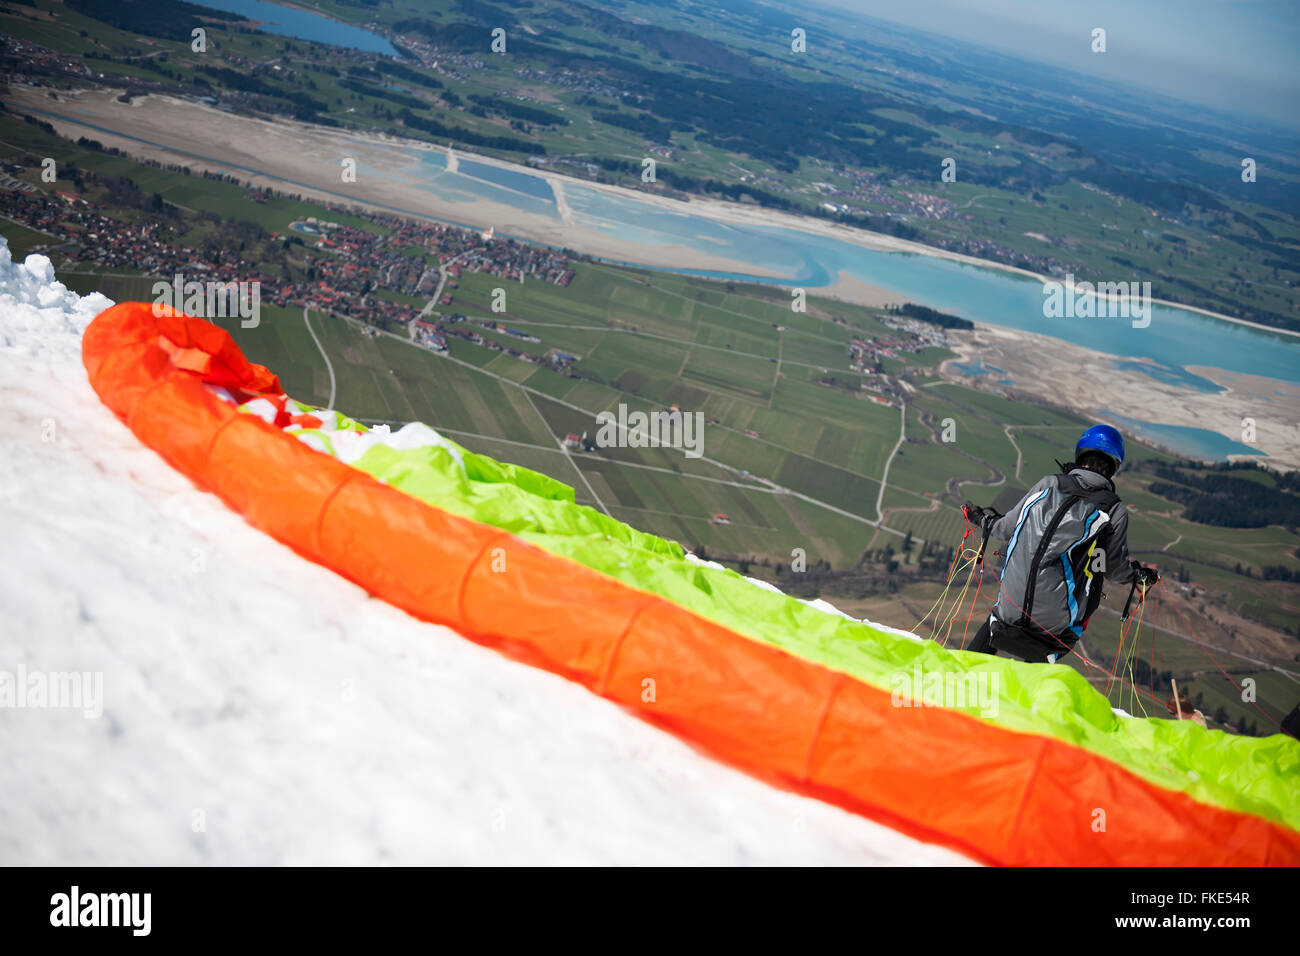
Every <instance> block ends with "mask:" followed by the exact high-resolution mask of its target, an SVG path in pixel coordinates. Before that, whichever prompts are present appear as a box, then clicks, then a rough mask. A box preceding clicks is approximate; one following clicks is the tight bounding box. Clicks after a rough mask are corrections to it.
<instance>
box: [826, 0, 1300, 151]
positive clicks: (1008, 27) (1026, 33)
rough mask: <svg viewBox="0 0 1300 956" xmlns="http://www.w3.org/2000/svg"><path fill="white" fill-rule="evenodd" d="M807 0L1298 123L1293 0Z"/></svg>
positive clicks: (1297, 9)
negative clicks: (1094, 48)
mask: <svg viewBox="0 0 1300 956" xmlns="http://www.w3.org/2000/svg"><path fill="white" fill-rule="evenodd" d="M815 2H817V3H818V4H820V5H825V6H837V7H843V8H846V9H851V10H856V11H858V12H861V13H864V14H867V15H869V16H873V17H878V18H880V19H882V20H891V21H894V22H897V23H901V24H906V25H909V26H915V27H920V28H922V29H925V30H930V31H932V32H935V33H942V34H944V35H947V36H954V37H959V38H966V39H970V40H973V41H975V42H977V43H980V44H982V45H984V46H990V47H997V48H999V49H1004V50H1007V51H1010V52H1013V53H1017V54H1019V55H1020V56H1022V57H1024V58H1026V59H1035V60H1042V61H1044V62H1047V63H1052V64H1054V65H1056V66H1060V67H1064V68H1066V69H1071V70H1076V71H1078V72H1083V73H1090V74H1094V75H1097V76H1100V77H1105V78H1109V79H1111V80H1116V81H1119V82H1127V83H1131V84H1134V85H1138V86H1144V87H1148V88H1151V89H1155V90H1159V91H1162V92H1167V93H1172V94H1174V95H1176V96H1179V97H1180V98H1182V99H1187V100H1192V101H1193V102H1204V103H1206V104H1207V105H1211V106H1214V107H1216V108H1218V109H1227V110H1234V109H1240V110H1242V111H1244V112H1248V113H1253V114H1256V115H1265V116H1269V117H1271V118H1273V119H1277V120H1283V121H1285V122H1286V123H1287V125H1289V126H1292V127H1296V126H1300V66H1298V64H1297V54H1300V0H1077V2H1070V0H815ZM1094 27H1102V28H1104V29H1105V30H1106V47H1107V52H1106V53H1104V54H1096V53H1093V52H1091V49H1090V47H1091V37H1092V30H1093V28H1094Z"/></svg>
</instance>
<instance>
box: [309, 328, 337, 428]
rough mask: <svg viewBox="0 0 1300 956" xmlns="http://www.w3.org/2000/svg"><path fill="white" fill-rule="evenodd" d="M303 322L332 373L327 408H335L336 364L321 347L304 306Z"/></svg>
mask: <svg viewBox="0 0 1300 956" xmlns="http://www.w3.org/2000/svg"><path fill="white" fill-rule="evenodd" d="M302 320H303V321H304V322H306V323H307V331H308V332H310V333H311V340H312V341H313V342H315V343H316V348H318V349H320V357H321V358H323V359H324V360H325V369H326V371H328V372H329V373H330V400H329V401H328V402H327V403H326V405H325V407H326V408H333V407H334V394H335V392H336V391H337V384H336V382H335V379H334V363H333V362H331V361H330V357H329V354H328V353H327V352H326V351H325V346H323V345H321V343H320V339H319V338H317V337H316V330H315V329H313V328H312V327H311V319H309V318H308V317H307V307H306V306H303V309H302Z"/></svg>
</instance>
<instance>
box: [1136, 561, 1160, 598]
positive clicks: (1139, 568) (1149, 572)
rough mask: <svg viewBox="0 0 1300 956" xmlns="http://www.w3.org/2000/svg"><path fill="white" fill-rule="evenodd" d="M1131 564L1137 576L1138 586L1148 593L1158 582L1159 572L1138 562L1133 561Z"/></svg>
mask: <svg viewBox="0 0 1300 956" xmlns="http://www.w3.org/2000/svg"><path fill="white" fill-rule="evenodd" d="M1132 564H1133V570H1134V572H1135V573H1136V574H1137V580H1138V584H1140V585H1142V587H1143V588H1145V589H1147V590H1148V591H1149V590H1150V589H1151V588H1153V587H1155V586H1156V583H1157V582H1158V581H1159V580H1160V572H1159V571H1157V570H1156V569H1155V568H1153V567H1150V566H1149V565H1145V564H1143V563H1142V562H1140V561H1134V562H1132Z"/></svg>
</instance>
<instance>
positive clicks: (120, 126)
mask: <svg viewBox="0 0 1300 956" xmlns="http://www.w3.org/2000/svg"><path fill="white" fill-rule="evenodd" d="M116 93H117V91H108V92H107V93H106V94H105V93H103V92H102V91H98V90H96V91H85V90H83V91H72V92H71V93H67V94H62V95H61V99H60V102H75V103H77V104H78V106H79V107H82V109H81V110H79V112H81V113H82V114H88V115H89V117H92V118H96V119H98V120H99V121H100V123H99V124H91V123H90V122H89V119H84V120H79V119H78V118H77V117H76V116H69V115H59V114H56V115H57V116H58V118H59V119H61V120H62V121H63V122H65V123H71V124H75V125H81V126H87V125H103V126H104V127H106V128H108V129H113V130H120V131H121V132H122V134H123V135H124V136H125V137H128V138H126V139H125V140H123V141H121V142H120V143H118V144H116V145H118V148H121V149H124V150H125V151H126V152H128V153H129V154H131V155H140V154H142V153H143V154H148V153H149V152H150V150H149V149H148V148H147V146H148V145H152V146H153V147H154V149H156V150H161V151H165V152H170V153H173V154H174V153H176V152H181V153H182V155H183V156H185V151H184V150H183V147H181V146H179V145H175V144H171V143H168V142H167V141H166V140H165V139H162V138H159V139H157V140H154V141H153V142H151V143H149V144H145V143H142V142H140V141H139V140H147V139H149V137H148V136H144V135H141V134H142V133H144V132H150V131H152V132H154V133H155V135H159V133H160V132H162V133H165V132H166V131H167V130H171V131H172V136H173V137H175V136H176V134H177V132H179V133H180V138H181V139H183V140H187V141H188V142H189V143H190V144H191V145H192V144H193V143H194V142H196V141H199V140H200V136H199V133H198V130H197V129H196V132H195V134H194V135H187V134H186V132H185V131H187V130H189V129H193V128H196V127H202V126H203V117H206V118H207V119H208V120H210V121H211V122H213V123H220V124H222V125H226V126H228V125H230V124H231V123H234V124H236V125H239V124H243V125H248V124H263V125H265V126H267V127H272V128H275V129H278V130H280V131H284V130H288V129H292V130H296V131H298V132H299V133H300V134H301V135H303V136H304V137H312V138H316V139H319V140H322V141H324V142H328V143H332V144H333V146H334V147H341V146H343V145H344V143H346V142H348V141H351V142H353V143H354V144H357V145H362V146H367V147H369V148H371V149H376V150H381V151H382V150H386V149H390V148H393V147H398V148H401V149H415V150H419V151H423V152H429V153H435V154H440V155H443V156H446V155H447V154H448V152H449V150H448V149H447V148H446V147H442V146H437V145H435V144H432V143H426V142H422V141H419V140H412V139H406V138H403V137H395V136H391V135H389V134H386V133H374V132H365V131H355V130H339V129H334V128H331V127H324V126H315V125H313V124H309V123H301V122H297V121H291V120H278V119H277V120H275V121H268V120H265V119H260V118H258V117H251V116H243V115H240V114H235V113H231V112H228V111H225V110H221V109H217V108H214V107H211V106H208V105H206V104H202V103H199V102H197V101H191V100H188V99H183V98H178V97H173V96H160V95H157V94H153V95H150V96H146V97H139V98H137V99H136V100H134V101H133V103H132V104H130V105H123V104H118V103H117V102H116V98H115V97H116ZM11 99H13V100H14V101H15V102H16V105H17V106H18V108H22V106H23V105H28V106H29V107H31V108H33V109H41V110H42V111H43V112H45V113H51V114H53V113H55V111H54V110H50V109H48V107H49V106H50V105H52V104H51V102H50V101H48V100H43V98H42V97H41V96H40V93H39V92H38V91H37V89H36V88H31V87H27V88H21V87H15V88H14V90H13V91H12V93H11ZM145 101H153V102H152V103H151V110H150V112H155V111H157V110H159V109H164V110H168V111H169V112H170V113H171V119H170V120H169V122H168V123H167V124H164V126H165V128H164V129H163V130H162V131H159V130H158V125H159V124H151V125H150V127H149V128H148V129H144V130H140V129H138V128H137V129H133V128H132V123H131V122H129V121H130V120H132V119H135V120H142V119H143V114H144V111H142V110H140V109H139V105H140V104H143V103H144V102H145ZM38 103H39V104H40V105H39V106H38V105H37V104H38ZM115 107H120V109H119V108H115ZM128 110H131V111H132V112H133V115H132V114H129V113H127V112H126V111H128ZM177 112H179V113H181V115H175V114H176V113H177ZM185 113H191V114H193V113H197V114H198V117H197V118H196V117H195V116H194V115H190V116H185V115H184V114H185ZM110 114H111V115H110ZM45 118H47V119H50V120H54V119H55V117H54V116H47V117H45ZM141 125H143V124H141V123H137V124H136V126H137V127H139V126H141ZM100 135H101V136H111V135H112V134H111V133H107V132H105V133H101V134H100ZM130 137H138V139H132V138H130ZM250 138H251V139H253V140H256V139H257V138H258V137H257V136H256V135H254V136H253V137H247V136H245V137H241V136H239V135H237V131H236V130H231V133H230V135H228V136H227V137H226V140H225V141H226V142H238V141H240V140H241V139H250ZM456 153H457V154H458V155H460V154H463V155H465V156H467V157H470V156H472V157H473V161H474V162H480V163H483V164H486V165H489V166H493V167H496V168H499V169H502V170H506V171H509V172H513V173H524V174H527V175H530V176H535V177H538V178H540V179H543V180H545V181H547V182H548V184H550V185H551V188H552V191H553V192H554V193H555V194H556V195H557V196H560V195H562V194H563V192H564V190H565V187H566V186H573V187H582V188H585V189H590V190H594V191H596V192H599V193H602V194H604V195H607V196H610V197H613V198H616V199H620V200H630V201H635V202H640V203H645V204H648V205H651V206H654V207H655V208H658V209H662V210H665V211H667V212H670V213H673V214H676V215H690V216H699V217H701V218H704V219H708V220H712V221H714V222H718V223H725V224H734V225H741V226H750V227H769V228H778V229H791V230H794V231H797V232H801V233H804V234H808V235H812V236H817V237H822V238H829V239H836V240H840V241H844V242H847V243H850V244H852V245H855V246H858V247H860V248H865V249H870V250H873V251H877V252H896V253H910V254H914V255H920V256H926V257H929V258H931V259H942V260H948V261H951V262H958V263H962V264H964V265H969V266H974V267H976V268H981V269H987V270H990V271H997V272H1001V273H1004V274H1011V275H1019V276H1023V277H1025V278H1027V279H1032V280H1034V281H1035V282H1038V283H1045V282H1061V281H1062V280H1060V279H1055V278H1053V277H1051V276H1044V275H1041V274H1038V273H1035V272H1032V271H1030V270H1028V269H1022V268H1019V267H1017V266H1011V265H1007V264H1004V263H999V262H994V261H991V260H987V259H980V258H977V257H974V256H968V255H964V254H962V253H955V252H950V251H948V250H946V249H940V248H938V247H936V246H930V245H926V244H925V243H921V242H916V241H913V240H907V239H899V238H897V237H894V236H887V235H884V234H883V233H874V232H870V231H868V230H864V229H859V228H856V227H851V226H846V225H843V224H840V223H834V222H827V221H823V220H819V219H815V218H811V217H805V216H799V215H795V214H792V213H786V212H782V211H780V210H773V209H766V208H764V207H761V206H757V205H747V204H742V203H733V202H728V201H724V200H719V199H710V198H705V197H694V198H692V199H690V200H689V201H683V200H680V199H674V198H671V197H667V196H662V195H659V194H656V193H650V192H642V191H640V190H637V189H630V188H628V187H625V186H615V185H612V184H609V183H597V182H592V181H590V180H585V179H580V178H578V177H576V176H570V175H568V174H565V173H562V172H559V171H556V170H552V169H548V168H537V167H533V166H529V165H526V164H519V163H513V162H509V161H506V160H501V159H497V158H495V157H491V156H487V155H484V154H482V153H476V152H471V151H467V150H462V149H457V150H456ZM261 155H262V156H265V155H266V151H262V152H261ZM336 155H337V153H336ZM151 158H159V157H157V156H153V157H151ZM168 161H171V162H175V161H176V160H175V158H174V156H173V157H171V158H170V159H169V160H168ZM184 161H185V162H186V163H187V164H189V165H192V166H195V165H197V166H198V167H200V168H210V169H211V168H218V167H223V166H227V167H228V166H231V165H238V164H236V163H233V162H224V163H223V162H221V161H218V160H215V159H210V160H207V161H204V160H202V159H198V158H195V157H194V156H193V155H192V154H191V155H188V156H185V160H184ZM295 161H296V162H295ZM377 162H379V163H381V164H382V160H377ZM286 165H288V166H294V165H297V166H299V167H300V168H299V169H298V170H297V172H298V175H280V174H278V173H276V172H272V171H258V170H257V169H256V168H255V167H250V168H249V169H247V170H246V171H245V172H244V175H248V176H253V177H257V176H261V177H262V178H263V179H265V180H272V181H275V180H280V181H282V182H283V183H284V184H286V185H288V186H290V187H292V188H295V189H299V190H302V191H303V192H304V195H306V194H307V192H310V191H313V190H316V191H317V194H318V195H320V197H321V198H322V199H323V200H324V201H328V202H333V203H340V202H341V203H351V204H355V205H358V206H373V207H377V208H378V210H379V211H381V212H385V213H390V214H391V213H397V214H406V215H411V216H415V217H417V218H429V219H434V220H436V221H439V222H446V223H448V224H452V225H460V226H464V227H466V228H478V229H482V228H486V227H488V226H493V227H495V228H497V232H498V234H499V235H502V236H507V235H508V236H509V237H510V238H516V239H518V240H521V241H526V242H539V243H542V244H544V245H548V246H551V247H553V248H556V249H565V248H568V249H573V250H574V251H576V252H580V253H582V254H584V255H588V256H590V257H592V258H593V259H599V260H604V261H607V262H609V263H611V264H615V265H631V266H647V267H651V268H658V269H668V270H673V271H679V270H688V271H691V272H693V273H695V272H699V271H705V272H715V273H719V275H718V276H713V278H719V279H723V280H726V279H729V278H732V277H733V276H748V277H752V278H758V279H763V280H767V281H768V282H770V283H772V284H777V285H782V286H785V287H802V288H808V289H819V290H825V291H826V292H827V293H828V294H829V295H830V297H832V298H840V299H843V300H844V301H848V302H852V303H854V304H857V305H864V306H879V305H880V304H882V302H884V301H887V300H890V297H895V296H897V295H898V294H897V293H892V292H889V291H888V290H882V289H880V288H879V287H878V286H874V285H872V284H871V283H868V282H865V281H863V280H860V279H857V278H856V277H853V276H848V275H846V274H845V273H844V272H843V271H842V270H839V271H838V273H837V274H836V275H834V276H832V277H831V278H829V279H828V280H827V281H825V282H822V283H820V284H818V283H814V282H800V281H798V280H793V279H789V278H787V277H785V276H782V275H779V274H777V273H775V272H774V271H772V270H771V269H768V268H764V267H760V266H756V265H754V264H752V263H746V262H742V261H738V260H734V259H728V258H726V257H723V256H710V255H709V254H707V253H702V252H700V251H698V250H696V249H691V248H688V247H685V246H680V245H678V246H674V245H670V244H669V245H658V246H656V245H652V244H649V243H644V242H633V241H624V240H618V239H616V238H613V237H610V236H608V235H606V234H604V233H599V232H596V231H594V230H591V229H586V228H583V227H579V226H576V225H574V224H573V223H572V222H570V221H567V220H568V219H570V218H571V217H565V218H564V219H561V220H559V221H551V220H547V219H545V218H544V217H541V216H536V215H530V214H527V213H520V212H518V211H517V210H512V209H510V208H509V207H503V206H502V205H501V204H500V203H494V202H491V201H486V200H485V201H483V202H481V203H477V204H476V206H479V207H482V209H481V213H480V222H478V223H464V222H460V221H458V220H457V219H456V218H454V216H448V215H439V214H436V213H422V212H420V211H419V210H418V209H417V208H413V207H418V206H419V205H421V202H420V201H422V202H423V204H425V205H431V206H433V207H435V208H440V209H442V211H443V212H447V211H448V210H447V207H449V206H451V205H455V204H451V203H446V202H439V201H437V200H436V199H433V198H432V197H431V195H430V194H427V193H426V194H423V195H421V196H419V200H420V201H411V196H410V195H409V194H410V189H411V184H410V183H404V184H398V183H394V184H392V185H391V188H389V189H387V190H386V192H387V193H388V195H389V197H390V199H392V200H393V201H391V202H383V201H376V197H375V196H369V197H368V196H366V195H362V194H360V191H358V194H357V195H355V196H353V195H348V196H342V195H339V194H338V193H337V192H334V191H330V190H322V189H320V188H319V187H313V186H312V185H311V184H310V182H309V181H308V180H309V179H310V177H311V175H312V170H311V168H310V165H309V164H308V163H307V161H306V160H305V159H302V158H300V157H291V161H290V162H288V163H287V164H286ZM389 165H390V169H389V170H388V171H389V172H394V171H396V170H395V169H394V168H392V164H391V160H390V163H389ZM271 185H272V186H273V188H278V189H280V191H284V190H285V185H280V186H276V185H275V184H274V182H272V183H271ZM380 191H383V189H382V187H377V188H375V189H374V192H376V193H378V192H380ZM403 193H406V199H407V201H405V202H403V201H402V195H403ZM484 214H485V215H484ZM484 220H485V221H484ZM512 220H513V222H512ZM505 222H511V225H510V226H502V225H501V223H505ZM575 240H578V241H579V242H580V243H581V244H577V243H575ZM582 246H587V247H588V248H582ZM592 246H602V247H606V249H607V251H601V252H594V251H591V247H592ZM846 279H848V280H852V281H849V282H845V281H844V280H846ZM864 289H870V290H872V291H871V292H870V293H869V294H866V295H862V296H860V297H857V296H855V295H854V290H857V291H859V292H861V291H863V290H864ZM831 290H834V291H833V292H832V291H831ZM882 293H883V296H882ZM1151 302H1152V304H1153V305H1161V306H1165V307H1167V308H1170V309H1175V310H1182V311H1186V312H1191V313H1195V314H1197V315H1201V316H1204V317H1206V318H1210V319H1215V320H1217V321H1221V322H1226V323H1230V324H1233V325H1238V326H1243V327H1246V328H1250V329H1253V330H1255V331H1258V332H1264V333H1272V334H1274V335H1279V336H1286V337H1289V338H1294V339H1300V331H1293V330H1290V329H1281V328H1275V327H1273V326H1268V325H1263V324H1262V323H1259V322H1252V321H1250V320H1248V319H1240V318H1236V317H1234V316H1230V315H1224V314H1222V313H1219V312H1214V311H1212V310H1210V309H1205V308H1201V307H1199V306H1193V305H1187V304H1184V303H1178V302H1172V301H1169V300H1165V299H1152V300H1151Z"/></svg>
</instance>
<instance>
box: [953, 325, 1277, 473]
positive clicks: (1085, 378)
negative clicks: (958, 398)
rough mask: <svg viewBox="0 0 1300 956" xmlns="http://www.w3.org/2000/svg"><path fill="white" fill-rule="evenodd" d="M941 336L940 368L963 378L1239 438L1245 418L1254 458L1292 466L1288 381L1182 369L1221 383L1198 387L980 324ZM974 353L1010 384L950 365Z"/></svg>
mask: <svg viewBox="0 0 1300 956" xmlns="http://www.w3.org/2000/svg"><path fill="white" fill-rule="evenodd" d="M949 341H950V345H951V348H952V349H953V351H955V352H956V353H957V356H958V357H957V358H955V359H950V360H948V361H947V362H944V363H943V365H941V366H940V372H941V373H942V374H943V375H945V376H946V377H948V378H951V379H954V380H956V381H961V382H963V383H964V384H975V385H979V386H980V387H994V388H998V389H999V390H1002V391H1005V392H1007V393H1008V394H1010V395H1013V396H1028V397H1033V398H1037V399H1040V400H1042V401H1046V402H1049V403H1050V404H1053V405H1056V406H1059V407H1064V408H1070V409H1073V410H1074V411H1076V412H1079V413H1081V414H1085V415H1092V416H1094V417H1097V418H1098V419H1100V420H1104V418H1105V416H1104V415H1102V414H1101V413H1102V410H1103V409H1109V410H1110V411H1113V412H1116V413H1118V414H1120V415H1124V416H1127V417H1129V418H1134V419H1138V420H1140V421H1146V422H1155V423H1159V424H1167V425H1180V426H1186V427H1189V428H1206V429H1209V430H1211V431H1215V432H1218V433H1219V434H1221V435H1224V436H1226V437H1228V438H1231V439H1233V440H1234V441H1241V440H1242V420H1243V419H1247V418H1250V419H1253V420H1254V422H1255V431H1256V439H1255V442H1254V447H1256V448H1258V449H1259V450H1260V451H1262V452H1264V453H1265V454H1267V455H1268V456H1269V457H1268V458H1267V459H1257V460H1260V461H1261V462H1264V463H1267V464H1268V465H1269V466H1271V467H1274V468H1283V469H1297V468H1300V427H1298V426H1297V422H1300V385H1296V384H1295V383H1292V382H1283V381H1279V380H1277V379H1272V378H1265V377H1263V376H1259V375H1243V374H1238V373H1233V372H1226V371H1224V370H1223V369H1218V368H1206V367H1199V366H1198V367H1194V368H1189V369H1187V371H1189V372H1191V373H1192V374H1194V375H1199V376H1201V377H1203V378H1207V379H1209V380H1210V381H1212V382H1214V383H1215V384H1216V385H1219V386H1222V387H1223V388H1224V389H1225V391H1222V392H1215V393H1206V392H1198V391H1195V390H1194V389H1191V388H1187V387H1185V386H1179V385H1174V384H1167V383H1165V382H1160V381H1158V380H1156V379H1154V378H1152V377H1150V376H1149V375H1147V374H1145V373H1144V372H1141V371H1139V370H1137V369H1134V368H1131V367H1130V368H1120V367H1117V365H1116V362H1124V363H1125V364H1133V363H1137V364H1140V362H1141V360H1140V359H1131V358H1128V359H1121V358H1118V357H1117V356H1113V355H1107V354H1105V353H1101V352H1095V351H1093V350H1091V349H1087V348H1084V347H1083V346H1080V345H1073V344H1071V343H1069V342H1063V341H1061V340H1060V339H1054V338H1051V337H1050V336H1046V335H1038V334H1035V333H1031V332H1020V331H1017V330H1014V329H1003V328H999V327H997V326H989V325H982V324H980V325H977V326H976V329H975V331H973V332H950V333H949ZM976 357H978V358H979V359H980V360H981V361H982V362H983V363H984V364H985V365H992V366H995V367H996V368H999V369H1002V370H1003V371H1004V372H1005V373H1006V375H1005V377H1006V378H1008V379H1010V380H1011V381H1012V382H1013V383H1014V385H1011V386H998V385H995V384H993V383H988V382H987V379H988V376H981V377H978V378H976V377H971V376H966V375H962V374H961V373H960V372H958V371H957V370H956V369H954V368H952V365H953V364H954V363H960V364H962V365H966V364H969V363H970V362H971V360H972V359H974V358H976ZM981 379H983V381H981ZM1126 431H1127V430H1126ZM1153 444H1154V442H1153ZM1068 450H1069V449H1066V451H1068Z"/></svg>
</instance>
